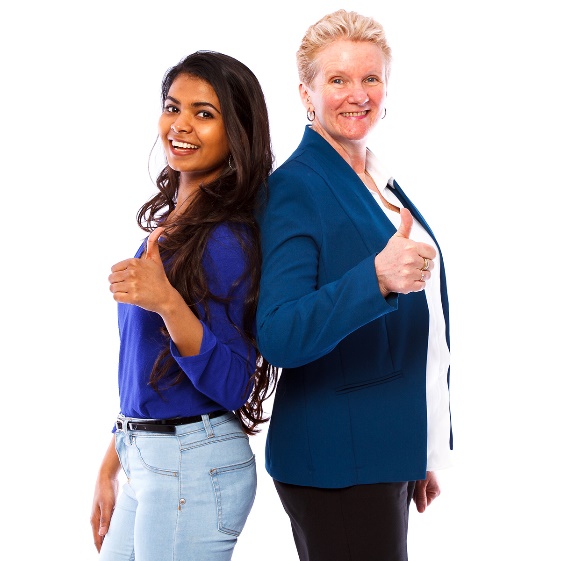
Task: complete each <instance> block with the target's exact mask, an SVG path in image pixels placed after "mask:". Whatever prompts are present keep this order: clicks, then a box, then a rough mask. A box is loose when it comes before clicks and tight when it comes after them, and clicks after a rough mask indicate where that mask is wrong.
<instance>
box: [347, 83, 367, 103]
mask: <svg viewBox="0 0 561 561" xmlns="http://www.w3.org/2000/svg"><path fill="white" fill-rule="evenodd" d="M349 102H350V103H356V104H357V105H364V104H365V103H367V102H368V94H367V93H366V91H365V89H364V86H362V85H360V86H355V87H353V88H352V89H351V91H350V93H349Z"/></svg>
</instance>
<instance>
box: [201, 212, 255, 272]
mask: <svg viewBox="0 0 561 561" xmlns="http://www.w3.org/2000/svg"><path fill="white" fill-rule="evenodd" d="M249 241H250V233H249V231H248V229H247V228H246V227H244V226H242V225H237V224H231V223H227V222H223V223H220V224H217V225H216V226H215V227H214V228H213V229H212V231H211V232H210V234H209V236H208V240H207V244H206V248H205V258H204V259H205V265H206V267H207V269H208V268H209V267H210V268H212V269H215V270H220V271H222V272H223V273H224V274H226V275H227V276H228V277H234V278H237V277H238V276H240V275H241V274H242V273H243V272H244V270H245V267H246V262H247V257H246V247H247V242H249Z"/></svg>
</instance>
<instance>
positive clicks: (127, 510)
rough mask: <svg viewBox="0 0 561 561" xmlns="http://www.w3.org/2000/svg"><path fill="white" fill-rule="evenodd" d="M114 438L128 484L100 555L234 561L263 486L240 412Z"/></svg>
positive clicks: (115, 559) (105, 560)
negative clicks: (259, 484)
mask: <svg viewBox="0 0 561 561" xmlns="http://www.w3.org/2000/svg"><path fill="white" fill-rule="evenodd" d="M123 420H124V421H139V419H131V418H124V419H123ZM124 426H126V423H124ZM115 436H116V449H117V453H118V455H119V459H120V462H121V467H122V468H123V470H124V472H125V475H126V477H127V482H126V483H125V484H124V485H123V486H122V488H121V492H120V494H119V497H118V499H117V504H116V507H115V510H114V512H113V516H112V518H111V523H110V526H109V531H108V533H107V535H106V536H105V539H104V541H103V546H102V548H101V553H100V557H99V559H100V561H133V560H135V561H230V560H231V558H232V553H233V550H234V546H235V545H236V542H237V538H238V536H239V534H240V532H241V531H242V529H243V527H244V525H245V522H246V520H247V517H248V515H249V512H250V510H251V507H252V506H253V501H254V499H255V492H256V488H257V473H256V469H255V456H254V455H253V453H252V451H251V448H250V445H249V439H248V437H247V435H246V434H245V433H244V432H243V430H242V428H241V425H240V422H239V421H238V419H237V418H236V417H235V416H234V414H233V413H229V412H228V413H225V414H224V415H221V416H219V417H216V418H214V419H209V418H208V415H203V420H202V421H201V422H198V423H191V424H188V425H180V426H178V427H177V429H176V433H175V434H171V435H168V434H158V433H151V432H144V431H131V430H118V431H117V432H116V434H115Z"/></svg>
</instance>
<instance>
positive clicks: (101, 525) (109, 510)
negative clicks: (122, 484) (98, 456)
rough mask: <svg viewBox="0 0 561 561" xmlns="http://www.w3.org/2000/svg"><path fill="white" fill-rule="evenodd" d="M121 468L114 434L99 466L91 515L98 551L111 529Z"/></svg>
mask: <svg viewBox="0 0 561 561" xmlns="http://www.w3.org/2000/svg"><path fill="white" fill-rule="evenodd" d="M120 468H121V465H120V463H119V457H118V456H117V452H116V450H115V436H113V437H112V438H111V443H110V444H109V447H108V448H107V452H105V456H104V458H103V461H102V463H101V467H100V468H99V473H98V476H97V481H96V484H95V490H94V498H93V505H92V513H91V516H90V524H91V526H92V532H93V538H94V544H95V547H96V549H97V551H98V552H99V551H100V549H101V544H102V543H103V538H104V537H105V534H107V530H108V529H109V523H110V521H111V516H112V515H113V509H114V508H115V500H116V497H117V492H118V490H119V481H118V479H117V476H118V474H119V470H120Z"/></svg>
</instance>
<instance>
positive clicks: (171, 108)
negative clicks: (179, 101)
mask: <svg viewBox="0 0 561 561" xmlns="http://www.w3.org/2000/svg"><path fill="white" fill-rule="evenodd" d="M178 112H179V109H178V108H177V107H176V106H175V105H173V104H171V103H168V104H167V105H164V113H178Z"/></svg>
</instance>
